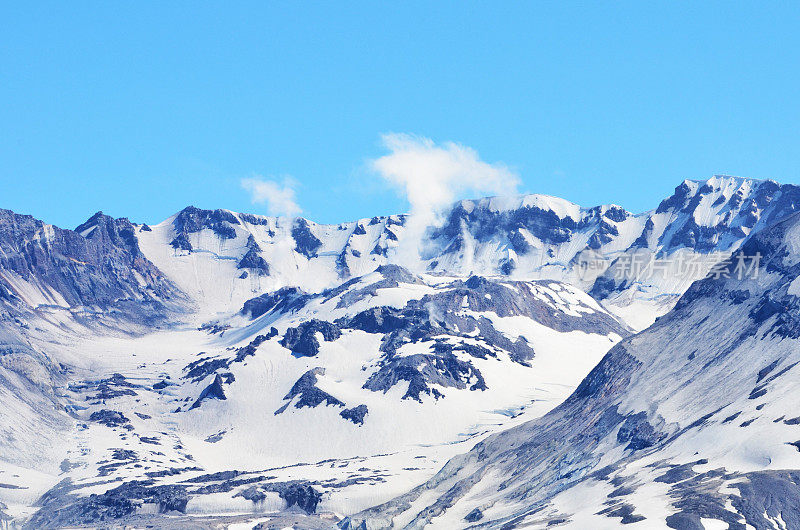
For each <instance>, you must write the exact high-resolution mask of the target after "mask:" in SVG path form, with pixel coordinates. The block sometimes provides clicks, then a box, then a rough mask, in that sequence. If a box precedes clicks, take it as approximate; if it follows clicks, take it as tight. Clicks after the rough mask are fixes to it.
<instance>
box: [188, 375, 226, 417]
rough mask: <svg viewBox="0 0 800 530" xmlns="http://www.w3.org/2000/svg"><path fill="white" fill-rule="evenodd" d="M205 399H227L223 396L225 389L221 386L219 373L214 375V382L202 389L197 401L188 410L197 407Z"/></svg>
mask: <svg viewBox="0 0 800 530" xmlns="http://www.w3.org/2000/svg"><path fill="white" fill-rule="evenodd" d="M206 399H221V400H225V399H228V398H227V396H225V389H223V388H222V376H221V375H220V374H217V375H216V376H215V377H214V382H212V383H211V384H210V385H208V386H207V387H205V388H204V389H203V391H202V392H201V393H200V396H199V397H198V398H197V401H195V402H194V403H193V404H192V406H191V407H190V410H191V409H196V408H197V407H199V406H200V405H201V404H202V403H203V401H204V400H206Z"/></svg>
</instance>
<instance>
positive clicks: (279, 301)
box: [240, 287, 309, 318]
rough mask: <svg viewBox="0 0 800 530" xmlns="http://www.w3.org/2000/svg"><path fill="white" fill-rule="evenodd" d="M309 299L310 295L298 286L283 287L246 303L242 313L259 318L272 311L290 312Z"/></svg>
mask: <svg viewBox="0 0 800 530" xmlns="http://www.w3.org/2000/svg"><path fill="white" fill-rule="evenodd" d="M308 300H309V295H308V294H306V292H305V291H303V290H302V289H299V288H297V287H281V288H280V289H278V290H277V291H275V292H274V293H265V294H262V295H260V296H257V297H255V298H251V299H250V300H248V301H246V302H245V303H244V306H243V307H242V309H241V311H240V313H241V314H243V315H249V316H250V318H258V317H260V316H261V315H263V314H265V313H267V312H270V311H275V312H280V313H288V312H290V311H295V310H297V309H300V308H301V307H303V306H304V305H305V304H306V302H307V301H308Z"/></svg>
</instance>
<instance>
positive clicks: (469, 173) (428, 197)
mask: <svg viewBox="0 0 800 530" xmlns="http://www.w3.org/2000/svg"><path fill="white" fill-rule="evenodd" d="M382 141H383V145H384V147H386V149H387V150H388V151H389V153H388V154H386V155H384V156H382V157H380V158H378V159H376V160H373V161H371V167H372V169H373V170H374V171H375V172H376V173H377V174H378V175H379V176H380V177H381V178H383V179H384V180H385V181H386V182H388V183H389V184H390V185H392V186H393V187H394V188H395V189H396V190H397V191H398V192H400V193H401V194H402V195H404V196H405V197H406V198H407V199H408V202H409V204H410V206H411V211H410V214H411V216H410V218H409V220H408V223H407V226H406V234H405V238H404V239H405V242H404V243H406V245H404V246H407V247H410V248H414V247H416V248H419V247H418V246H417V245H415V242H421V241H422V238H423V236H424V232H425V230H426V229H427V228H428V227H429V226H436V225H438V224H440V223H441V221H442V216H443V214H444V213H445V212H446V211H447V209H448V207H449V206H450V205H451V204H452V203H453V202H454V201H455V200H456V199H459V198H463V197H464V196H466V195H470V194H472V195H487V194H489V195H510V194H515V193H516V192H517V187H518V186H519V184H520V180H519V177H518V176H517V175H516V174H515V173H514V172H513V171H511V170H510V169H509V168H507V167H506V166H505V165H503V164H497V163H496V164H489V163H487V162H484V161H482V160H481V159H480V157H479V156H478V153H477V152H476V151H475V150H474V149H471V148H469V147H466V146H463V145H461V144H457V143H455V142H445V143H443V144H441V145H437V144H436V143H434V142H433V140H431V139H429V138H423V137H419V136H412V135H408V134H395V133H392V134H385V135H383V136H382ZM413 254H414V255H415V257H416V258H418V257H419V256H418V252H413ZM407 264H408V265H412V264H411V263H407Z"/></svg>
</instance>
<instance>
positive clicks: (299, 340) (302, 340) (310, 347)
mask: <svg viewBox="0 0 800 530" xmlns="http://www.w3.org/2000/svg"><path fill="white" fill-rule="evenodd" d="M317 333H321V334H322V338H323V340H325V341H326V342H330V341H334V340H336V339H338V338H339V337H341V336H342V331H341V330H340V329H339V327H338V326H337V325H336V324H333V323H331V322H325V321H324V320H317V319H316V318H314V319H311V320H308V321H306V322H303V323H302V324H300V325H299V326H297V327H294V328H289V329H287V330H286V334H285V335H284V336H283V339H281V346H283V347H284V348H288V349H290V350H292V353H293V354H294V355H296V356H298V357H314V356H315V355H317V354H318V353H319V340H318V339H317Z"/></svg>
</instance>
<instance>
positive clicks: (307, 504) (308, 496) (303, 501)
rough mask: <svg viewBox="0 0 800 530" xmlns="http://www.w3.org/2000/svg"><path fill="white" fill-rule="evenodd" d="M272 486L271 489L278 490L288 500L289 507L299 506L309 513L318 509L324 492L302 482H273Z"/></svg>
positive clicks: (287, 505) (282, 497)
mask: <svg viewBox="0 0 800 530" xmlns="http://www.w3.org/2000/svg"><path fill="white" fill-rule="evenodd" d="M270 488H271V491H276V492H277V493H278V495H280V497H281V499H283V500H284V501H285V502H286V507H287V508H291V507H292V506H297V507H298V508H300V509H301V510H303V511H304V512H306V513H308V514H312V513H314V512H316V511H317V504H319V501H320V499H321V498H322V493H320V492H318V491H317V490H315V489H314V488H313V487H311V486H310V485H308V484H304V483H302V482H290V483H286V484H272V485H271V486H270Z"/></svg>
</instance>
